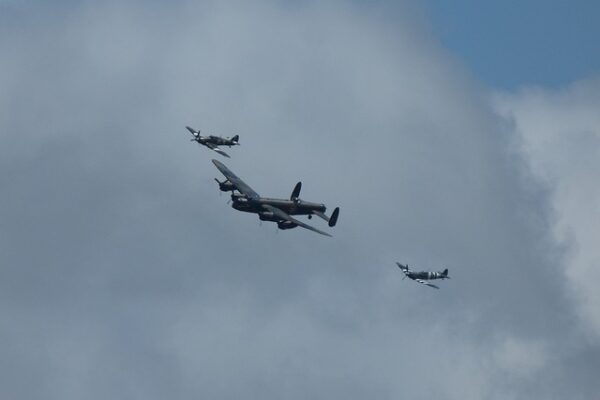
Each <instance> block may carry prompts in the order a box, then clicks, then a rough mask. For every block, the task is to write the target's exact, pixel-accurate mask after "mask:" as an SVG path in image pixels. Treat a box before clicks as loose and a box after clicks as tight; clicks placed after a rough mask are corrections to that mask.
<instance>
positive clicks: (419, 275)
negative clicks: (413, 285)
mask: <svg viewBox="0 0 600 400" xmlns="http://www.w3.org/2000/svg"><path fill="white" fill-rule="evenodd" d="M396 264H398V267H399V268H400V269H401V270H402V272H404V278H406V277H409V278H410V279H412V280H413V281H417V282H419V283H422V284H423V285H425V286H429V287H432V288H435V289H439V287H437V286H435V285H434V284H432V283H429V282H426V281H428V280H431V279H450V277H449V276H448V268H446V269H445V270H443V271H440V272H428V271H420V272H417V271H411V270H410V269H409V268H408V264H406V265H402V264H400V263H399V262H396ZM404 278H402V279H404Z"/></svg>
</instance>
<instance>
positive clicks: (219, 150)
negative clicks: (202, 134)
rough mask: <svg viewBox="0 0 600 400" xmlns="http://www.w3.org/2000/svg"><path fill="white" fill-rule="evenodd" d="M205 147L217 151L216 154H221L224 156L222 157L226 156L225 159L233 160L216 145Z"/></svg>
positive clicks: (208, 144) (206, 144) (209, 144)
mask: <svg viewBox="0 0 600 400" xmlns="http://www.w3.org/2000/svg"><path fill="white" fill-rule="evenodd" d="M204 145H205V146H206V147H208V148H209V149H211V150H213V151H215V152H217V153H219V154H220V155H222V156H225V157H227V158H231V157H229V154H227V153H225V152H224V151H223V150H221V149H220V148H218V147H217V146H216V145H214V144H212V143H204Z"/></svg>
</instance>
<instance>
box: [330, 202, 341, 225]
mask: <svg viewBox="0 0 600 400" xmlns="http://www.w3.org/2000/svg"><path fill="white" fill-rule="evenodd" d="M339 216H340V208H339V207H336V208H335V210H333V213H331V217H329V226H330V227H332V228H333V227H334V226H335V224H337V220H338V217H339Z"/></svg>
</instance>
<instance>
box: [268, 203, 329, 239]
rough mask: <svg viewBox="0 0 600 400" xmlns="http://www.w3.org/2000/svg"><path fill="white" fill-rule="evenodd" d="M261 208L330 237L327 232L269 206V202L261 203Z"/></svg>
mask: <svg viewBox="0 0 600 400" xmlns="http://www.w3.org/2000/svg"><path fill="white" fill-rule="evenodd" d="M263 208H264V209H265V210H267V211H271V212H272V213H273V214H274V215H276V216H278V217H279V218H281V219H283V220H285V221H289V222H293V223H294V224H296V225H298V226H301V227H302V228H305V229H308V230H310V231H313V232H317V233H320V234H321V235H325V236H329V237H331V235H330V234H329V233H327V232H323V231H320V230H318V229H317V228H315V227H312V226H310V225H308V224H305V223H304V222H302V221H298V220H297V219H296V218H292V217H291V216H290V215H288V214H287V213H285V212H283V211H282V210H280V209H279V208H277V207H273V206H271V205H269V204H263Z"/></svg>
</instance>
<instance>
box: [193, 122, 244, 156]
mask: <svg viewBox="0 0 600 400" xmlns="http://www.w3.org/2000/svg"><path fill="white" fill-rule="evenodd" d="M185 129H187V130H188V131H190V133H191V134H192V136H194V138H193V139H191V141H192V142H198V143H200V144H201V145H203V146H206V147H208V148H209V149H211V150H214V151H216V152H217V153H219V154H220V155H222V156H225V157H227V158H231V157H229V154H227V153H225V152H224V151H223V150H221V149H220V148H219V147H218V146H227V147H231V146H239V145H240V143H239V140H240V135H235V136H234V137H232V138H231V139H229V138H222V137H221V136H213V135H209V136H200V131H199V130H198V131H196V130H194V129H192V128H190V127H189V126H186V127H185Z"/></svg>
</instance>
